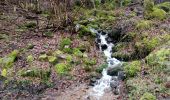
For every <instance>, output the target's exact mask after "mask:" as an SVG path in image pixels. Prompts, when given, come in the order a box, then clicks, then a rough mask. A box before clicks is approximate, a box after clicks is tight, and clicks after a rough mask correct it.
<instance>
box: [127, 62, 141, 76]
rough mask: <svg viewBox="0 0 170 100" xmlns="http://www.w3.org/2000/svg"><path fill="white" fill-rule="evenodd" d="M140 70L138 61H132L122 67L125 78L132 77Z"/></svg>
mask: <svg viewBox="0 0 170 100" xmlns="http://www.w3.org/2000/svg"><path fill="white" fill-rule="evenodd" d="M140 70H141V62H140V61H132V62H129V63H128V64H126V65H125V66H124V71H125V72H126V74H127V76H130V77H134V76H135V75H136V74H137V73H138V72H140Z"/></svg>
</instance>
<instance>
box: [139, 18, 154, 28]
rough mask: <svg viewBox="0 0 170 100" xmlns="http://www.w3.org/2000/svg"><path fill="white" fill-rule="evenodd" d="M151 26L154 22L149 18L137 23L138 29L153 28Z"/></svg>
mask: <svg viewBox="0 0 170 100" xmlns="http://www.w3.org/2000/svg"><path fill="white" fill-rule="evenodd" d="M151 26H152V23H151V22H150V21H149V20H141V21H139V22H138V23H137V25H136V28H137V29H138V30H141V29H149V28H151Z"/></svg>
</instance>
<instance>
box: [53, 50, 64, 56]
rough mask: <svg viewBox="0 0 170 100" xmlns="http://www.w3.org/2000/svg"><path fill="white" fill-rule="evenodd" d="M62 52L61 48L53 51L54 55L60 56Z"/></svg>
mask: <svg viewBox="0 0 170 100" xmlns="http://www.w3.org/2000/svg"><path fill="white" fill-rule="evenodd" d="M60 54H63V52H62V51H60V50H56V51H54V52H53V53H52V56H58V55H60Z"/></svg>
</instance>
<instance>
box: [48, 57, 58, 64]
mask: <svg viewBox="0 0 170 100" xmlns="http://www.w3.org/2000/svg"><path fill="white" fill-rule="evenodd" d="M48 61H49V63H51V64H55V63H57V57H54V56H48Z"/></svg>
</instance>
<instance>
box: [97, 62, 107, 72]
mask: <svg viewBox="0 0 170 100" xmlns="http://www.w3.org/2000/svg"><path fill="white" fill-rule="evenodd" d="M107 67H108V64H102V65H101V66H99V67H97V68H96V72H98V73H101V72H102V71H103V69H104V68H107Z"/></svg>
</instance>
